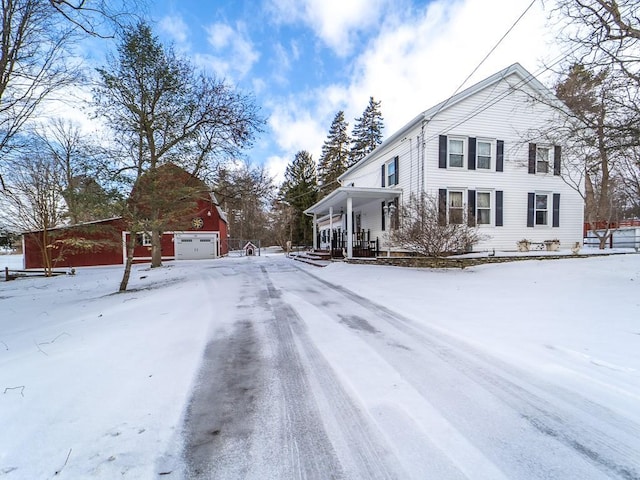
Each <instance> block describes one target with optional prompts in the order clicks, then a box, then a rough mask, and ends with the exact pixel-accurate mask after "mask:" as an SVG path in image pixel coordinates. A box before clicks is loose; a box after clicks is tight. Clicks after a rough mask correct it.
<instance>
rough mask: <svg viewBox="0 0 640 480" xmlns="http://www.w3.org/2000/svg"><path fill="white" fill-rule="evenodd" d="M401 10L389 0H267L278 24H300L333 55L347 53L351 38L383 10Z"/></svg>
mask: <svg viewBox="0 0 640 480" xmlns="http://www.w3.org/2000/svg"><path fill="white" fill-rule="evenodd" d="M388 6H391V7H393V8H402V2H398V1H395V2H393V1H391V0H349V1H345V0H303V1H295V0H271V4H270V7H271V11H272V13H273V14H274V16H275V18H276V20H277V21H279V22H281V23H286V24H290V23H296V22H300V21H302V22H303V23H305V24H306V25H307V27H309V28H311V29H312V30H313V31H314V33H315V35H316V36H317V37H318V38H319V39H320V40H321V41H322V42H323V43H324V44H325V45H326V46H327V47H329V48H331V49H332V50H333V51H334V53H336V54H337V55H339V56H346V55H348V54H349V53H351V51H352V48H353V43H354V38H355V36H357V35H358V34H359V33H360V32H362V31H365V30H368V29H371V28H373V27H375V26H376V25H377V24H378V23H379V21H380V19H381V17H382V16H383V14H384V12H385V10H386V7H388Z"/></svg>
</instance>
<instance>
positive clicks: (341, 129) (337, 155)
mask: <svg viewBox="0 0 640 480" xmlns="http://www.w3.org/2000/svg"><path fill="white" fill-rule="evenodd" d="M348 127H349V124H348V123H347V122H346V121H345V119H344V112H343V111H342V110H341V111H339V112H338V113H336V116H335V117H334V119H333V122H332V123H331V128H330V129H329V135H328V137H327V139H326V140H325V142H324V145H323V146H322V153H321V155H320V160H319V161H318V180H319V181H318V183H319V184H320V191H321V193H322V195H327V194H328V193H330V192H331V191H333V190H335V189H336V188H337V187H338V184H337V182H336V180H337V179H338V177H339V176H340V175H342V174H343V173H344V172H345V170H346V169H347V164H348V162H349V145H350V144H351V140H350V138H349V134H348V133H347V128H348Z"/></svg>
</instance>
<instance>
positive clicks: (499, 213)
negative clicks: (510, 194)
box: [496, 190, 504, 227]
mask: <svg viewBox="0 0 640 480" xmlns="http://www.w3.org/2000/svg"><path fill="white" fill-rule="evenodd" d="M503 204H504V192H503V191H502V190H496V227H502V226H503V225H504V220H503V217H504V214H503Z"/></svg>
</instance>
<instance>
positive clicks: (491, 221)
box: [474, 190, 495, 227]
mask: <svg viewBox="0 0 640 480" xmlns="http://www.w3.org/2000/svg"><path fill="white" fill-rule="evenodd" d="M480 194H487V195H489V206H488V207H480V206H479V205H480V202H479V201H478V199H479V196H480ZM494 195H495V194H494V192H493V191H492V190H476V208H475V212H474V215H475V217H476V218H475V223H476V226H478V227H491V226H493V225H494V209H493V207H492V205H493V202H494V201H495V199H494ZM481 209H482V210H489V222H488V223H480V222H479V221H478V219H479V218H480V215H478V211H479V210H481Z"/></svg>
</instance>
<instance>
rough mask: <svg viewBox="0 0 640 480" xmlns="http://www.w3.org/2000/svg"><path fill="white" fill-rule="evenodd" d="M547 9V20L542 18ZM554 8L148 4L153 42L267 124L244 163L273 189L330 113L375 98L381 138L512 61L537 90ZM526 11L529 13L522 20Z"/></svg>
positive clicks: (289, 1)
mask: <svg viewBox="0 0 640 480" xmlns="http://www.w3.org/2000/svg"><path fill="white" fill-rule="evenodd" d="M545 7H546V10H545ZM549 8H550V0H549V1H546V2H544V4H543V2H542V0H246V1H227V2H221V1H202V0H149V3H148V5H147V12H148V15H149V17H150V20H151V22H152V25H153V27H154V31H155V33H156V34H157V35H158V36H159V37H160V39H161V40H162V41H163V42H167V43H173V45H174V47H175V48H176V49H177V50H178V51H180V52H181V53H183V54H185V55H186V56H188V57H189V58H191V60H192V61H193V62H194V63H195V64H196V65H197V66H199V67H202V68H204V69H206V70H207V71H208V72H210V73H213V74H214V75H216V76H218V77H219V78H223V79H225V80H226V81H227V82H229V83H230V84H232V85H235V86H237V88H239V89H240V90H242V91H243V92H244V93H249V94H252V95H254V97H255V100H256V103H257V104H258V106H259V107H260V108H261V113H262V115H263V116H264V117H265V118H266V120H267V123H266V127H265V129H264V132H262V133H261V134H260V135H259V137H258V139H257V142H256V144H255V146H254V147H253V148H252V149H251V150H250V151H248V152H247V157H248V158H249V160H250V161H251V162H252V163H254V164H264V165H265V166H266V167H267V168H268V171H269V172H270V173H271V175H273V177H274V178H275V180H276V182H277V183H279V182H280V181H282V179H283V173H284V169H285V167H286V165H287V164H288V163H290V162H291V161H292V160H293V158H294V156H295V154H296V152H298V151H300V150H307V151H309V152H310V153H311V154H312V155H313V158H314V159H315V160H316V161H317V160H318V158H319V155H320V151H321V147H322V144H323V142H324V140H325V139H326V137H327V134H328V131H329V127H330V125H331V121H332V120H333V118H334V116H335V114H336V113H337V112H338V111H340V110H343V111H344V112H345V118H346V120H347V121H348V122H349V130H351V128H352V127H353V125H354V120H355V118H357V117H359V116H360V115H361V114H362V112H363V111H364V109H365V107H366V106H367V104H368V101H369V97H370V96H373V97H374V99H375V100H376V101H380V102H381V112H382V116H383V118H384V124H385V131H384V135H385V138H386V137H388V136H390V135H391V134H392V133H393V132H394V131H396V130H398V129H399V128H401V127H402V126H403V125H404V124H406V123H407V122H409V121H410V120H411V119H412V118H414V117H415V116H416V115H418V114H419V113H420V112H422V111H424V110H426V109H427V108H429V107H430V106H432V105H434V104H436V103H438V102H440V101H442V100H444V99H446V98H448V97H449V96H451V95H452V94H454V93H455V92H456V90H458V89H459V88H460V87H461V86H462V83H463V81H464V80H465V79H466V78H467V77H468V76H469V75H470V74H471V73H472V72H473V71H474V69H475V68H476V67H477V66H478V64H480V62H481V61H482V60H483V58H484V57H485V56H486V55H487V54H488V53H489V52H490V51H491V50H492V48H493V47H495V46H496V44H498V42H499V40H500V39H501V37H503V35H505V33H507V31H508V30H509V29H510V28H511V27H512V26H513V25H514V23H516V21H517V20H518V18H519V17H520V16H521V15H523V13H524V15H523V16H522V18H521V19H520V20H519V21H518V22H517V24H515V26H513V29H512V30H511V31H510V32H509V34H508V35H507V36H506V38H505V39H504V40H503V41H502V42H501V43H500V44H499V45H498V46H497V48H495V50H494V51H493V52H492V53H491V54H490V55H489V56H488V58H487V59H486V61H484V63H483V64H482V65H481V66H480V68H478V70H477V71H476V73H475V74H474V75H473V76H472V77H471V78H470V79H469V80H467V81H466V83H464V86H463V88H464V87H468V86H471V85H472V84H474V83H476V82H478V81H480V80H482V79H483V78H485V77H487V76H489V75H491V74H493V73H495V72H496V71H498V70H501V69H503V68H505V67H507V66H509V65H511V64H512V63H514V62H519V63H520V64H521V65H523V66H524V67H525V68H526V69H527V70H529V71H530V72H531V73H533V74H534V75H540V77H539V78H540V79H541V80H542V81H545V78H546V76H547V73H546V72H545V70H544V68H542V66H543V65H544V64H545V61H549V60H550V59H553V52H554V51H556V47H555V45H554V42H553V34H552V33H551V30H552V29H551V27H548V26H547V24H548V21H547V17H548V14H549ZM525 12H526V13H525Z"/></svg>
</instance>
